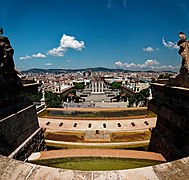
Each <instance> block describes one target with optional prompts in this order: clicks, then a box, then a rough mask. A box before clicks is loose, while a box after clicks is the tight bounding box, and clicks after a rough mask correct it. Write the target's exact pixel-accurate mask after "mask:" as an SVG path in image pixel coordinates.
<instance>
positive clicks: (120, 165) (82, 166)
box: [32, 157, 161, 171]
mask: <svg viewBox="0 0 189 180" xmlns="http://www.w3.org/2000/svg"><path fill="white" fill-rule="evenodd" d="M32 162H33V163H35V164H39V165H45V166H49V167H56V168H62V169H72V170H83V171H110V170H123V169H132V168H139V167H146V166H152V165H156V164H160V163H161V162H160V161H154V160H144V159H129V158H111V157H74V158H73V157H72V158H58V159H45V160H38V161H32Z"/></svg>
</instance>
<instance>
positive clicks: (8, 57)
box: [0, 28, 21, 86]
mask: <svg viewBox="0 0 189 180" xmlns="http://www.w3.org/2000/svg"><path fill="white" fill-rule="evenodd" d="M2 34H3V28H0V85H1V86H2V85H8V84H20V83H21V79H20V78H19V76H18V74H20V73H19V72H18V71H16V70H15V65H14V61H13V54H14V49H13V48H12V47H11V45H10V41H9V39H8V38H7V37H5V36H2Z"/></svg>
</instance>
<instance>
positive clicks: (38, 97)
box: [28, 92, 42, 102]
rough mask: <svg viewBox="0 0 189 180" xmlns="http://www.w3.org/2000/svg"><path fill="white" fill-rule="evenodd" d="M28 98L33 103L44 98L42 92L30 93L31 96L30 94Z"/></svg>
mask: <svg viewBox="0 0 189 180" xmlns="http://www.w3.org/2000/svg"><path fill="white" fill-rule="evenodd" d="M28 98H29V99H30V100H31V101H32V102H40V100H41V98H42V93H41V92H35V93H30V94H28Z"/></svg>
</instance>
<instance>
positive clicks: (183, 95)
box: [148, 83, 189, 161]
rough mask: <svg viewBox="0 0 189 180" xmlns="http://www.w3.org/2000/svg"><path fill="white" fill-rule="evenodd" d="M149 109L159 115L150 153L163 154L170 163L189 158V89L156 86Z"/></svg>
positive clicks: (153, 85)
mask: <svg viewBox="0 0 189 180" xmlns="http://www.w3.org/2000/svg"><path fill="white" fill-rule="evenodd" d="M152 93H153V97H154V98H153V99H152V100H151V101H150V102H149V107H148V108H149V110H150V111H153V112H154V113H156V114H157V115H158V117H157V122H156V127H155V128H154V129H153V130H152V136H151V141H150V145H149V150H150V151H155V152H158V153H161V154H162V155H163V156H164V157H165V158H166V159H167V160H168V161H171V160H175V159H179V158H182V157H186V156H188V155H189V141H188V139H189V103H188V102H189V89H188V88H183V87H176V86H167V85H163V84H157V83H154V84H152Z"/></svg>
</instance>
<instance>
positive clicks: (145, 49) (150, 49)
mask: <svg viewBox="0 0 189 180" xmlns="http://www.w3.org/2000/svg"><path fill="white" fill-rule="evenodd" d="M143 51H147V52H152V51H154V49H153V48H152V47H147V48H143Z"/></svg>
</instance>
